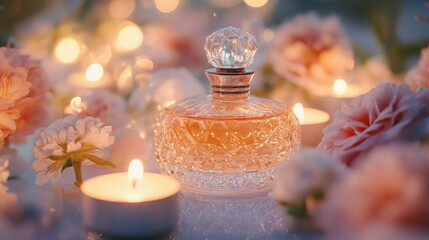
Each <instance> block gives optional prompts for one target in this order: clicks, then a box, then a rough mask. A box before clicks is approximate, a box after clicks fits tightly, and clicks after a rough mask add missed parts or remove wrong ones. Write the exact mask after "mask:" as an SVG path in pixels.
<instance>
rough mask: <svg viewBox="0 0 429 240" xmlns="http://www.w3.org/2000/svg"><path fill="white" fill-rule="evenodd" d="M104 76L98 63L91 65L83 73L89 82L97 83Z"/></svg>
mask: <svg viewBox="0 0 429 240" xmlns="http://www.w3.org/2000/svg"><path fill="white" fill-rule="evenodd" d="M103 74H104V69H103V66H101V64H99V63H93V64H91V65H89V67H88V68H87V69H86V71H85V77H86V79H88V81H90V82H96V81H99V80H100V79H101V78H102V77H103Z"/></svg>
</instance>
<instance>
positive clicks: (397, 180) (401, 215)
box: [320, 143, 429, 232]
mask: <svg viewBox="0 0 429 240" xmlns="http://www.w3.org/2000/svg"><path fill="white" fill-rule="evenodd" d="M365 158H366V160H367V161H364V162H362V163H361V164H360V165H358V166H357V168H355V169H354V170H353V171H350V172H349V173H348V175H347V176H346V177H345V178H343V179H342V181H339V182H338V183H337V184H336V185H334V186H333V187H332V188H331V191H329V193H328V195H327V198H326V201H325V205H324V208H323V214H322V218H321V219H320V220H321V223H322V224H323V225H324V226H325V228H326V229H327V230H328V231H332V232H338V231H355V230H363V229H366V228H367V227H369V226H372V225H374V224H383V225H386V226H391V227H395V228H403V229H412V230H414V229H423V230H424V229H427V226H428V225H429V205H428V204H427V203H428V201H429V157H428V149H426V148H425V147H422V146H421V145H420V144H412V143H402V144H391V145H387V146H382V147H378V148H375V149H373V150H372V151H371V152H370V153H369V154H368V155H367V156H366V157H365Z"/></svg>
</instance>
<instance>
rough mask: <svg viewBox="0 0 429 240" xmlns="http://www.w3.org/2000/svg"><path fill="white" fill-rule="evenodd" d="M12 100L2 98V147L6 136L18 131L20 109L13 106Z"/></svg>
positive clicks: (0, 112)
mask: <svg viewBox="0 0 429 240" xmlns="http://www.w3.org/2000/svg"><path fill="white" fill-rule="evenodd" d="M13 106H14V103H13V102H12V101H8V100H4V99H0V149H2V148H3V146H4V145H5V141H6V138H7V137H9V135H10V134H11V133H13V132H15V131H16V122H15V121H16V120H17V119H18V118H19V116H20V115H19V111H18V110H17V109H15V108H13Z"/></svg>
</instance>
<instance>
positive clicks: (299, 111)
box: [293, 103, 304, 124]
mask: <svg viewBox="0 0 429 240" xmlns="http://www.w3.org/2000/svg"><path fill="white" fill-rule="evenodd" d="M293 113H294V114H295V116H296V118H298V121H299V123H300V124H302V122H303V121H304V107H303V106H302V104H301V103H296V104H295V105H294V106H293Z"/></svg>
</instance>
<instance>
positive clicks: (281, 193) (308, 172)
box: [273, 148, 345, 203]
mask: <svg viewBox="0 0 429 240" xmlns="http://www.w3.org/2000/svg"><path fill="white" fill-rule="evenodd" d="M344 170H345V169H344V166H342V165H341V164H340V163H339V161H338V160H336V159H335V158H334V157H332V156H330V155H327V154H324V153H322V152H319V151H317V150H315V149H311V148H304V149H301V150H298V151H296V152H294V153H293V154H292V156H291V158H290V160H287V161H284V162H282V163H281V164H280V165H279V166H278V167H277V169H276V186H275V188H274V191H273V197H274V198H276V199H277V200H279V201H282V202H287V203H299V202H301V201H303V200H305V199H306V198H307V197H308V196H310V195H311V194H313V193H316V192H318V193H319V192H322V193H323V192H325V190H326V189H327V187H328V186H329V185H330V184H331V183H332V182H334V181H335V180H336V179H337V178H338V177H339V176H340V175H341V174H342V172H343V171H344Z"/></svg>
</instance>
